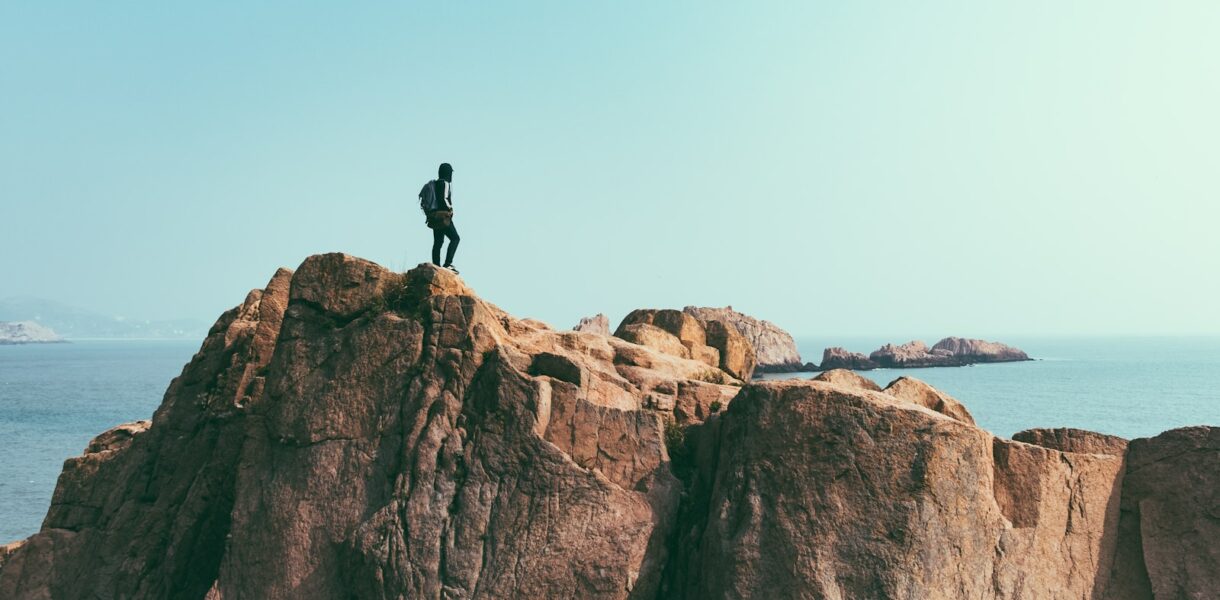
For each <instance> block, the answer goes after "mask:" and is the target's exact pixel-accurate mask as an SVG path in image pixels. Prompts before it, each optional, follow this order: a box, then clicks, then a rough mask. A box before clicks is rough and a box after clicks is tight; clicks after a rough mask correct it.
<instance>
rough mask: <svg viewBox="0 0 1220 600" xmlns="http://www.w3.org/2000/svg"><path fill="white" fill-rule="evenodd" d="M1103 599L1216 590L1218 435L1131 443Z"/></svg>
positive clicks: (1194, 433) (1184, 434) (1176, 434)
mask: <svg viewBox="0 0 1220 600" xmlns="http://www.w3.org/2000/svg"><path fill="white" fill-rule="evenodd" d="M1121 506H1122V512H1121V517H1120V520H1119V525H1118V551H1117V557H1116V559H1115V562H1114V569H1113V571H1112V572H1111V574H1110V578H1109V589H1108V591H1107V595H1106V596H1105V597H1107V598H1158V599H1159V598H1213V597H1215V594H1216V590H1220V544H1217V543H1216V540H1217V539H1220V427H1185V428H1182V429H1174V430H1171V431H1166V432H1165V433H1162V434H1160V435H1158V436H1156V437H1153V438H1141V439H1135V440H1131V442H1130V444H1128V445H1127V470H1126V475H1125V478H1124V479H1123V487H1122V505H1121Z"/></svg>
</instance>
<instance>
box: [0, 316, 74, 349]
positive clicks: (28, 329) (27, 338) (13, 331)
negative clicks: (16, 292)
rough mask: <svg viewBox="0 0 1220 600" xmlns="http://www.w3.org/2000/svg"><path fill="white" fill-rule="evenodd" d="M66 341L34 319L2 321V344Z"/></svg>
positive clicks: (0, 327) (0, 331) (0, 334)
mask: <svg viewBox="0 0 1220 600" xmlns="http://www.w3.org/2000/svg"><path fill="white" fill-rule="evenodd" d="M63 341H65V340H64V339H63V338H62V337H59V334H57V333H55V332H54V331H51V330H50V329H47V328H46V327H43V326H42V325H39V324H38V323H35V322H33V321H15V322H0V344H49V343H56V342H63Z"/></svg>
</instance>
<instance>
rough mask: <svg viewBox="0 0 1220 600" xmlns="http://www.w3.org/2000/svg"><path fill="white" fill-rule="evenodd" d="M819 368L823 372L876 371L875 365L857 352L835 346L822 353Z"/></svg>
mask: <svg viewBox="0 0 1220 600" xmlns="http://www.w3.org/2000/svg"><path fill="white" fill-rule="evenodd" d="M819 368H821V369H822V370H824V371H830V370H832V369H851V370H853V371H867V370H869V369H876V368H877V363H875V362H873V361H872V359H870V358H869V357H867V356H865V355H863V354H861V353H859V352H848V351H847V350H845V349H843V348H839V347H837V346H836V347H833V348H827V349H825V350H823V351H822V364H821V365H820V367H819Z"/></svg>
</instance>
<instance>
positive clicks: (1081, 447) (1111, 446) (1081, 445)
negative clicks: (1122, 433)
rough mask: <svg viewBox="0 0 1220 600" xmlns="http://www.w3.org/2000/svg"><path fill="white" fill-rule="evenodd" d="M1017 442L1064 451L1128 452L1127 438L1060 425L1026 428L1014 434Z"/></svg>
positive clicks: (1013, 437) (1114, 454)
mask: <svg viewBox="0 0 1220 600" xmlns="http://www.w3.org/2000/svg"><path fill="white" fill-rule="evenodd" d="M1012 439H1013V441H1015V442H1025V443H1026V444H1034V445H1035V446H1042V447H1043V448H1051V449H1052V450H1061V451H1063V452H1083V453H1086V454H1109V455H1111V456H1123V455H1124V454H1126V453H1127V440H1125V439H1123V438H1120V437H1117V436H1113V435H1106V434H1104V433H1097V432H1093V431H1085V430H1084V429H1072V428H1071V427H1059V428H1056V429H1026V430H1025V431H1018V432H1017V433H1014V434H1012Z"/></svg>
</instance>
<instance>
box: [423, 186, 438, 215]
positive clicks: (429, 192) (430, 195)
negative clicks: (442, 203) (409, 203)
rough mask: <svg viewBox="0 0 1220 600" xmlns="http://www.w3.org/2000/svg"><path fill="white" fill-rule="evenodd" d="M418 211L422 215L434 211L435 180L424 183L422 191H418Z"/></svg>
mask: <svg viewBox="0 0 1220 600" xmlns="http://www.w3.org/2000/svg"><path fill="white" fill-rule="evenodd" d="M419 209H420V210H422V211H424V214H427V213H429V212H431V211H434V210H436V180H435V179H434V180H432V181H429V182H428V183H425V184H424V187H423V189H421V190H419Z"/></svg>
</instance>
